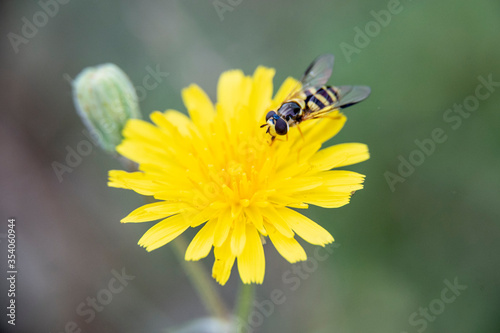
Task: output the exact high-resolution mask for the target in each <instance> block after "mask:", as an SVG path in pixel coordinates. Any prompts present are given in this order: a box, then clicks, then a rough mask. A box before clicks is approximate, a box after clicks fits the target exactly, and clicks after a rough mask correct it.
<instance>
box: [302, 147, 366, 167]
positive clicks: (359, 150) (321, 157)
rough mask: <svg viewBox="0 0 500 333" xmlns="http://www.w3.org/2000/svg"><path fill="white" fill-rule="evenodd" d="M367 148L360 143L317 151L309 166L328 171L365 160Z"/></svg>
mask: <svg viewBox="0 0 500 333" xmlns="http://www.w3.org/2000/svg"><path fill="white" fill-rule="evenodd" d="M369 157H370V155H369V154H368V146H366V145H365V144H362V143H342V144H338V145H335V146H331V147H328V148H326V149H322V150H320V151H318V152H317V153H316V154H315V155H314V156H313V157H312V158H311V161H310V163H311V165H313V167H315V168H316V169H318V170H330V169H332V168H339V167H342V166H345V165H351V164H355V163H359V162H362V161H365V160H367V159H368V158H369Z"/></svg>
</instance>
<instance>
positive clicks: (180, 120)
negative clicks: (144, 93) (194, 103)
mask: <svg viewBox="0 0 500 333" xmlns="http://www.w3.org/2000/svg"><path fill="white" fill-rule="evenodd" d="M164 116H165V119H167V121H169V122H170V123H171V124H173V125H174V126H175V127H176V128H177V130H178V131H179V133H180V134H181V135H182V136H183V137H190V136H191V133H193V132H195V131H196V128H195V127H194V124H193V122H192V121H191V119H189V118H188V117H187V116H186V115H185V114H183V113H180V112H179V111H176V110H167V111H165V113H164Z"/></svg>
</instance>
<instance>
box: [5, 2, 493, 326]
mask: <svg viewBox="0 0 500 333" xmlns="http://www.w3.org/2000/svg"><path fill="white" fill-rule="evenodd" d="M61 2H63V1H62V0H61ZM41 3H42V4H43V3H50V1H49V0H42V2H41ZM42 4H40V3H39V2H38V1H3V2H1V5H0V6H1V10H0V27H1V35H2V36H3V37H2V38H3V40H2V43H1V44H0V46H1V50H2V51H1V54H0V59H1V65H0V67H1V75H0V85H1V89H0V98H1V101H2V103H1V105H2V110H1V113H0V119H1V121H0V128H1V130H0V153H1V156H2V161H1V164H0V174H1V176H0V188H1V197H0V211H1V215H2V222H1V224H0V233H3V236H5V232H6V229H7V227H6V225H7V218H8V217H15V218H16V219H17V240H18V258H17V259H18V270H19V274H18V281H17V288H18V293H17V295H16V300H17V302H18V307H17V309H18V318H17V325H16V327H15V330H13V331H15V332H33V331H37V332H38V331H40V332H64V330H65V326H66V325H67V324H68V323H70V322H75V323H76V325H77V326H78V327H79V328H80V329H81V330H82V332H122V333H123V332H165V330H166V329H167V328H172V327H178V326H182V325H183V324H184V323H186V322H188V321H189V320H191V319H193V318H197V317H202V316H206V312H205V310H204V308H203V307H202V305H201V304H200V303H199V301H198V299H197V296H196V294H195V292H194V291H193V289H192V287H191V285H190V284H189V281H188V280H187V279H186V278H185V275H184V273H183V272H182V271H181V270H180V268H179V265H178V263H177V262H176V258H175V256H174V254H173V252H172V249H171V248H170V247H168V246H166V247H162V248H160V249H158V250H156V251H154V252H152V253H147V252H146V251H145V250H144V249H142V248H140V247H139V246H138V245H136V244H137V241H138V239H139V238H140V236H141V235H142V234H143V233H144V232H145V231H146V230H147V229H148V228H149V227H151V226H152V225H153V224H152V223H146V224H137V225H133V224H128V225H121V224H120V223H119V221H120V219H121V218H122V217H124V216H125V215H127V214H128V213H129V212H130V211H131V210H132V209H133V208H136V207H138V206H140V205H142V202H143V201H142V198H141V197H140V196H139V195H137V194H135V193H133V192H131V191H125V190H117V189H110V188H108V187H107V186H106V181H107V171H108V170H110V169H115V168H121V166H120V165H119V163H118V162H116V161H115V160H113V159H112V158H110V157H109V156H108V155H106V154H105V153H103V152H102V151H100V150H99V149H96V148H95V149H93V151H92V153H91V154H89V155H88V156H85V157H83V160H82V162H81V163H80V164H79V165H78V166H77V167H75V168H73V171H72V172H71V173H65V174H64V175H63V180H62V182H59V180H58V178H57V176H56V174H55V173H54V171H53V169H52V163H53V162H54V161H57V162H60V163H65V162H64V160H65V158H66V155H67V149H68V147H70V148H71V149H76V147H77V145H78V143H79V142H81V141H82V140H86V139H87V138H86V137H85V135H84V134H83V133H82V131H83V130H84V127H83V124H82V123H81V121H80V119H79V118H78V116H77V114H76V112H75V109H74V107H73V103H72V94H71V87H70V84H69V82H68V80H70V78H74V77H75V76H76V75H77V74H78V73H79V72H80V71H81V70H82V69H83V68H84V67H87V66H92V65H97V64H100V63H105V62H113V63H116V64H117V65H118V66H120V67H121V68H122V69H123V70H124V71H125V72H126V73H127V74H128V75H129V76H130V78H131V80H132V81H133V82H134V85H136V86H138V87H143V80H144V78H145V77H146V76H147V75H148V73H149V71H150V70H151V69H157V68H158V69H159V70H160V71H162V72H165V73H168V75H164V76H163V77H161V79H159V80H158V85H157V87H156V88H155V89H152V90H143V91H142V92H143V94H141V96H142V97H141V109H142V111H143V113H144V114H145V115H147V114H149V113H150V112H152V111H153V110H165V109H167V108H174V109H179V110H181V111H183V112H185V109H184V107H183V105H182V101H181V98H180V91H181V89H182V88H183V87H186V86H187V85H189V84H190V83H197V84H199V85H200V86H201V87H203V88H204V89H205V90H206V91H207V92H208V93H209V95H210V96H211V97H212V99H214V98H215V92H216V82H217V79H218V76H219V75H220V73H222V72H223V71H225V70H228V69H232V68H241V69H243V70H244V71H245V72H246V73H248V74H251V73H252V72H253V70H254V69H255V68H256V67H257V66H258V65H266V66H269V67H273V68H276V71H277V72H276V77H275V81H274V82H275V86H277V85H279V84H280V83H281V82H282V81H283V80H284V79H285V78H286V77H287V76H290V75H291V76H295V77H299V76H300V75H301V74H302V72H303V71H304V69H305V68H306V67H307V65H308V64H309V63H310V62H311V61H312V60H313V59H314V58H315V57H316V56H317V55H319V54H323V53H333V54H335V55H336V64H335V68H334V73H333V76H332V78H331V79H330V81H329V82H330V83H331V84H337V85H343V84H366V85H369V86H371V88H372V95H371V97H370V98H369V99H368V100H367V101H365V102H363V103H361V104H359V105H357V106H355V107H353V108H351V109H348V110H347V111H346V114H347V116H348V122H347V124H346V126H345V128H344V129H343V130H342V132H341V133H340V134H339V135H338V136H336V137H335V138H334V139H332V140H331V142H330V143H331V144H334V143H341V142H363V143H366V144H368V146H369V147H370V151H371V156H372V157H371V159H370V160H369V161H367V162H364V163H362V164H360V165H356V166H353V167H349V169H350V170H355V171H358V172H361V173H363V174H366V175H367V178H366V183H365V189H364V190H363V191H359V192H357V193H356V194H355V195H354V197H353V199H352V201H351V204H350V205H348V206H345V207H343V208H340V209H330V210H328V209H320V208H311V209H310V210H308V211H307V212H306V215H307V216H309V217H311V218H312V219H314V220H315V221H318V222H319V223H320V224H321V225H323V226H324V227H325V228H326V229H328V230H329V231H330V232H331V233H332V235H333V236H334V237H335V239H336V242H337V243H338V244H339V245H340V247H338V248H336V249H335V250H334V253H333V254H332V255H331V256H330V257H328V259H327V260H325V261H323V262H320V263H319V264H318V265H317V267H316V268H314V269H310V270H311V271H312V272H310V273H308V274H307V278H305V277H304V278H300V279H299V281H300V284H299V285H298V287H297V288H292V287H295V286H297V285H296V284H295V283H293V284H292V283H290V282H287V281H286V279H283V274H290V269H291V267H292V265H290V264H289V263H287V262H286V261H285V260H284V259H283V258H282V257H281V256H279V255H278V254H277V252H276V251H275V250H274V248H273V247H272V246H270V245H269V243H268V245H266V247H265V251H266V260H267V266H266V268H267V269H266V277H265V280H264V284H263V285H262V286H260V287H259V288H258V289H257V301H259V302H263V301H264V300H267V299H269V298H270V294H271V292H272V291H273V290H274V289H280V290H282V291H283V292H284V295H285V297H286V301H285V302H284V303H283V304H280V305H276V307H275V308H274V311H273V313H272V314H270V315H269V316H268V317H266V318H265V320H264V323H263V325H262V326H260V327H258V328H256V329H255V332H315V333H324V332H345V333H351V332H352V333H358V332H383V333H388V332H394V333H400V332H408V333H411V332H455V333H458V332H482V333H487V332H499V331H500V316H499V312H500V283H499V281H500V267H499V254H500V244H499V242H498V235H499V231H500V226H499V222H500V208H499V204H498V199H499V197H500V195H499V194H500V193H499V188H500V187H499V185H500V184H499V180H500V177H499V174H498V172H499V169H500V168H499V166H500V154H499V151H500V135H499V131H498V128H499V124H500V116H499V112H498V111H499V110H498V109H499V102H500V89H499V87H498V84H496V86H495V85H493V86H491V87H490V89H491V90H490V91H488V90H486V89H485V88H484V87H483V88H480V86H481V81H480V79H478V78H479V77H483V78H484V79H488V76H491V78H492V80H493V81H495V82H500V66H499V59H500V39H499V32H500V3H499V2H498V1H495V0H484V1H477V2H471V1H465V0H454V1H452V0H445V1H417V0H415V1H411V0H402V1H401V2H400V3H399V5H398V3H397V2H395V1H394V0H392V1H387V0H383V1H379V0H377V1H368V0H362V1H349V2H341V1H319V0H317V1H316V0H315V1H283V0H282V1H272V2H271V1H250V0H242V1H239V0H232V1H231V2H228V0H220V1H216V2H213V1H194V0H185V1H168V2H167V1H142V2H139V1H131V0H127V1H112V0H107V1H106V0H105V1H97V0H96V1H77V0H73V1H69V2H68V3H66V4H60V5H59V7H58V8H57V11H56V12H54V11H55V9H54V7H52V11H53V13H52V14H53V15H52V17H49V15H45V17H46V18H47V20H46V21H45V22H44V20H43V18H44V14H43V11H44V9H43V8H44V6H43V5H42ZM221 4H222V5H221ZM218 6H219V7H220V8H219V7H218ZM221 6H226V7H221ZM227 6H228V7H227ZM388 7H389V9H392V10H393V13H392V14H390V16H387V15H386V16H383V15H382V16H381V17H382V18H381V20H384V22H382V23H383V25H382V24H380V23H373V22H376V20H375V16H377V14H375V16H374V14H373V12H372V11H374V12H375V13H380V11H382V10H385V11H387V10H388ZM217 8H219V10H218V9H217ZM224 8H225V9H224ZM45 10H47V9H45ZM41 11H42V14H40V12H41ZM49 11H50V9H49ZM387 13H390V12H387ZM34 16H35V17H34ZM23 18H26V20H27V21H29V22H31V23H33V22H34V19H35V20H38V21H37V22H38V23H39V25H40V27H38V28H36V29H35V30H36V31H31V32H30V31H28V30H29V29H28V28H24V29H25V31H24V32H25V33H26V32H28V35H29V36H31V37H30V38H26V39H23V38H25V37H23V31H22V30H23V25H26V20H24V21H23ZM389 19H390V22H388V21H389ZM370 22H372V23H370ZM42 23H44V24H42ZM367 24H368V26H367ZM365 28H368V29H372V30H369V31H368V33H369V36H368V37H365V38H364V39H363V37H360V36H357V35H359V31H360V30H361V31H364V30H365ZM26 29H28V30H26ZM10 33H13V34H16V35H18V36H19V38H20V39H19V38H18V39H15V40H17V42H13V41H12V36H13V35H12V34H10ZM9 36H10V37H9ZM20 41H22V42H20ZM346 45H348V46H346ZM347 48H348V49H349V50H351V51H352V50H353V48H357V49H356V51H352V52H351V53H346V49H347ZM16 51H17V52H16ZM139 89H140V88H139ZM476 89H479V91H480V92H481V93H483V95H484V94H485V93H486V92H489V96H488V97H487V98H484V100H480V101H479V105H473V102H474V97H473V96H474V95H475V93H476ZM464 103H466V106H467V107H469V108H471V109H474V111H471V112H470V113H469V112H468V111H465V112H464V113H463V115H460V113H455V112H454V111H447V110H448V109H450V108H453V107H454V105H455V104H456V105H457V106H460V105H463V104H464ZM467 103H472V104H467ZM471 105H472V106H471ZM450 117H454V118H453V120H451V119H452V118H450ZM458 117H459V119H461V120H460V124H458V121H459V120H458ZM452 126H453V127H452ZM439 128H440V129H442V131H443V132H444V134H445V135H446V138H447V139H446V140H445V142H443V143H435V150H434V152H432V153H431V154H429V155H428V156H427V155H423V153H418V152H416V151H418V150H419V148H418V146H417V145H416V143H415V140H420V141H425V140H427V139H431V138H432V134H431V133H432V132H433V131H434V130H435V129H439ZM426 142H428V141H426ZM419 154H420V155H419ZM422 156H424V161H423V162H422V161H419V160H418V158H419V157H420V158H421V157H422ZM401 158H403V159H405V160H409V159H410V158H411V159H412V160H413V161H415V159H416V161H417V164H419V165H418V166H416V167H415V168H414V171H413V172H412V173H411V174H410V175H407V176H404V177H403V178H404V180H405V181H404V182H396V183H394V184H393V188H392V189H391V186H390V184H389V182H388V181H387V179H386V177H387V175H388V173H387V172H390V173H392V174H393V176H394V175H397V174H398V172H399V171H398V167H399V165H400V159H401ZM421 159H422V158H421ZM420 162H422V163H420ZM403 172H404V171H403ZM399 180H401V179H399ZM190 235H192V234H190ZM0 236H1V235H0ZM190 237H191V236H190ZM0 247H1V249H2V257H1V260H0V267H1V268H2V271H3V272H5V271H6V270H7V269H6V267H5V265H6V254H5V253H6V249H7V247H6V241H5V238H0ZM304 247H305V248H306V251H307V253H308V254H309V255H311V256H312V255H313V254H314V250H315V247H314V246H312V245H309V244H304ZM4 254H5V255H4ZM212 262H213V257H212V255H210V256H209V258H207V259H206V260H203V263H204V265H205V266H206V267H207V268H208V269H210V268H211V265H212ZM122 268H125V271H126V273H127V274H129V275H133V276H135V278H134V279H133V280H132V281H130V283H129V284H128V285H127V286H126V287H125V288H124V289H123V291H122V292H120V293H117V294H114V295H113V298H112V300H110V301H109V304H107V305H105V306H104V307H103V309H101V311H100V312H96V313H95V318H92V320H90V318H89V316H81V315H79V314H77V312H76V310H77V308H78V306H79V305H80V304H81V303H82V302H86V299H87V297H96V295H97V294H98V293H99V292H100V291H101V290H103V289H106V288H107V286H108V283H109V281H110V279H112V278H113V273H112V271H113V270H117V271H121V270H122ZM287 272H288V273H287ZM294 276H296V275H294ZM455 279H457V281H458V283H459V284H460V285H464V286H466V287H467V288H466V289H465V290H461V291H458V292H457V293H460V294H459V295H458V296H456V297H455V298H454V299H453V301H450V303H444V302H443V301H441V300H440V299H441V297H442V294H443V292H444V295H445V297H448V298H446V299H449V297H452V296H453V293H446V291H445V288H447V285H446V283H445V282H444V281H445V280H448V281H450V282H451V283H452V284H453V282H454V280H455ZM1 280H2V292H1V293H2V294H1V297H2V300H3V301H2V302H3V303H2V304H3V305H2V308H3V309H5V307H4V306H6V304H7V303H6V302H7V297H6V287H7V285H6V280H5V279H1ZM238 285H239V276H238V274H237V271H236V269H235V270H234V271H233V274H232V276H231V278H230V280H229V282H228V284H227V285H226V286H225V287H223V288H222V287H218V290H219V291H220V292H221V293H222V295H223V297H224V299H225V300H226V301H227V302H228V304H229V305H230V306H232V304H233V302H234V297H235V293H236V292H237V288H238ZM429 306H430V308H431V309H430V310H429V312H428V313H429V314H428V315H427V316H428V318H427V319H425V318H426V317H425V315H423V314H421V313H419V311H420V310H419V309H420V308H422V309H424V310H423V311H425V308H429ZM3 311H5V310H3ZM433 312H434V314H433ZM415 313H416V314H415ZM1 317H2V321H1V324H0V325H1V328H2V330H5V329H12V327H10V325H7V323H6V317H5V314H4V313H3V312H2V315H1ZM85 319H89V322H86V321H85Z"/></svg>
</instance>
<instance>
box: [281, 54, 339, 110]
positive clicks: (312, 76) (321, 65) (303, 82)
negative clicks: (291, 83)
mask: <svg viewBox="0 0 500 333" xmlns="http://www.w3.org/2000/svg"><path fill="white" fill-rule="evenodd" d="M334 60H335V57H334V56H333V55H332V54H324V55H321V56H319V57H317V58H316V59H315V60H314V61H313V62H312V63H311V64H310V65H309V67H307V69H306V71H305V73H304V75H303V76H302V78H301V79H300V83H299V84H298V85H297V86H296V87H295V88H294V89H293V90H292V92H291V93H290V94H289V95H288V97H287V98H286V99H285V100H290V99H292V98H294V97H303V96H301V95H302V93H303V92H304V90H307V89H309V88H313V87H320V86H323V85H325V84H326V82H327V81H328V79H329V78H330V76H331V75H332V71H333V63H334Z"/></svg>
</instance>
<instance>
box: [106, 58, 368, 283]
mask: <svg viewBox="0 0 500 333" xmlns="http://www.w3.org/2000/svg"><path fill="white" fill-rule="evenodd" d="M273 76H274V70H273V69H270V68H265V67H258V68H257V69H256V71H255V73H254V75H253V76H252V77H249V76H245V75H244V74H243V73H242V72H241V71H239V70H233V71H228V72H225V73H223V74H222V75H221V77H220V79H219V83H218V87H217V99H218V100H217V103H216V104H215V105H214V104H213V103H212V102H211V101H210V99H209V98H208V96H207V95H206V93H205V92H204V91H203V90H202V89H201V88H200V87H198V86H197V85H191V86H189V87H187V88H185V89H184V90H183V91H182V98H183V100H184V104H185V106H186V108H187V110H188V112H189V115H190V118H188V117H187V116H185V115H184V114H182V113H180V112H178V111H175V110H167V111H166V112H159V111H155V112H153V113H152V114H151V120H152V122H153V123H154V125H153V124H150V123H148V122H145V121H142V120H138V119H132V120H129V121H128V123H127V125H126V126H125V129H124V132H123V135H124V140H123V142H122V143H121V144H120V145H119V146H118V147H117V151H118V152H119V153H120V154H122V155H123V156H125V157H127V158H128V159H130V160H132V161H135V162H137V163H138V164H139V171H137V172H125V171H119V170H112V171H110V173H109V177H110V182H109V186H112V187H119V188H126V189H130V190H134V191H135V192H137V193H139V194H142V195H146V196H153V197H154V198H155V199H157V200H158V201H157V202H155V203H151V204H146V205H144V206H142V207H139V208H137V209H136V210H134V211H133V212H131V213H130V214H129V215H128V216H127V217H125V218H124V219H123V220H122V222H147V221H154V220H159V219H163V220H162V221H160V222H158V223H157V224H156V225H154V226H153V227H152V228H150V229H149V230H148V231H147V232H146V233H145V234H144V235H143V237H142V238H141V239H140V240H139V245H141V246H143V247H145V248H146V249H147V250H148V251H152V250H154V249H157V248H159V247H161V246H163V245H165V244H167V243H168V242H170V241H172V240H173V239H175V238H176V237H177V236H179V235H181V234H182V233H183V232H184V231H186V230H187V229H188V228H198V227H201V228H200V229H199V231H198V232H197V234H196V236H195V237H194V238H193V239H192V241H191V242H190V244H189V246H188V248H187V250H186V254H185V259H186V260H199V259H201V258H204V257H206V256H207V255H208V254H209V253H210V251H211V249H212V247H213V248H214V256H215V262H214V265H213V269H212V276H213V277H214V278H215V279H216V280H217V282H219V283H220V284H222V285H224V284H225V283H226V281H227V280H228V278H229V276H230V273H231V269H232V267H233V265H234V262H235V260H237V263H238V271H239V274H240V276H241V279H242V281H243V282H244V283H247V284H248V283H262V281H263V279H264V272H265V256H264V247H263V243H264V242H265V238H266V237H269V239H270V240H271V242H272V244H273V245H274V246H275V247H276V249H277V250H278V252H279V253H280V254H281V255H282V256H283V257H284V258H285V259H286V260H288V261H289V262H291V263H294V262H297V261H302V260H306V259H307V255H306V253H305V251H304V249H303V248H302V246H301V245H300V244H299V242H298V241H297V239H296V236H299V237H301V238H302V239H304V240H305V241H307V242H309V243H311V244H315V245H319V246H325V245H326V244H328V243H331V242H333V237H332V236H331V235H330V233H329V232H328V231H326V230H325V229H324V228H323V227H321V226H320V225H318V224H317V223H315V222H313V221H312V220H310V219H309V218H307V217H305V216H304V215H302V214H301V213H299V212H297V211H296V210H294V209H305V208H308V205H309V204H312V205H316V206H320V207H325V208H336V207H340V206H343V205H345V204H347V203H349V199H350V196H351V194H352V193H353V192H354V191H356V190H359V189H361V188H362V187H363V186H362V183H363V179H364V176H363V175H361V174H359V173H356V172H352V171H344V170H332V169H333V168H340V167H343V166H346V165H351V164H354V163H358V162H361V161H364V160H366V159H368V158H369V154H368V148H367V146H366V145H364V144H361V143H344V144H338V145H335V146H331V147H328V148H325V149H320V148H321V146H322V144H323V143H324V142H325V141H327V140H328V139H330V138H332V137H333V136H334V135H335V134H336V133H338V132H339V131H340V129H341V128H342V127H343V125H344V123H345V121H346V118H345V116H344V115H343V114H342V113H340V112H339V111H333V112H332V113H330V114H329V116H328V117H325V118H322V119H316V120H309V121H306V122H304V123H302V124H301V125H300V129H301V131H302V133H303V135H300V133H299V131H298V130H297V129H293V128H292V129H291V130H290V131H289V136H288V140H287V141H276V142H274V143H273V144H272V145H270V144H269V142H270V137H269V135H268V134H266V133H265V130H263V129H261V128H260V126H259V125H261V124H263V123H265V115H266V113H267V111H269V110H271V109H276V108H277V107H279V106H280V104H281V102H282V101H283V100H284V99H285V98H286V96H287V95H288V93H289V92H290V91H291V90H292V89H293V88H294V87H295V86H296V84H297V81H296V80H294V79H292V78H288V79H286V80H285V82H284V83H283V84H282V85H281V88H280V89H279V90H278V92H277V93H276V95H275V97H274V98H272V94H273V84H272V79H273ZM292 208H294V209H292Z"/></svg>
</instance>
